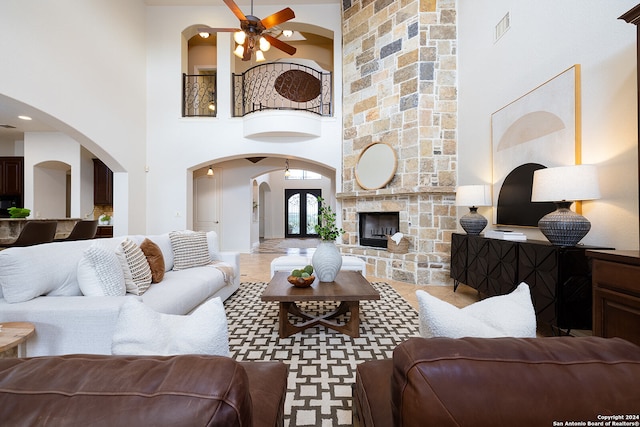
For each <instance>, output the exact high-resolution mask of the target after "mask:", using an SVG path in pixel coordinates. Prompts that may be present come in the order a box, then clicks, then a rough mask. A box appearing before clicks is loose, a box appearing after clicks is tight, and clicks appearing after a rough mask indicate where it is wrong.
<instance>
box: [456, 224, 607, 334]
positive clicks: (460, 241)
mask: <svg viewBox="0 0 640 427" xmlns="http://www.w3.org/2000/svg"><path fill="white" fill-rule="evenodd" d="M587 249H605V248H597V247H593V246H585V245H579V246H574V247H561V246H554V245H552V244H551V243H549V242H547V241H537V240H527V241H522V242H521V241H510V240H500V239H488V238H484V237H482V236H469V235H467V234H458V233H454V234H453V235H452V236H451V270H450V271H451V278H453V280H454V291H455V290H456V289H457V287H458V284H459V283H464V284H465V285H468V286H471V287H472V288H474V289H477V290H478V292H479V293H480V294H481V295H482V296H483V297H491V296H495V295H504V294H508V293H510V292H511V291H513V290H514V289H515V288H516V287H517V286H518V284H520V283H521V282H525V283H527V285H529V289H530V291H531V299H532V300H533V306H534V309H535V312H536V318H537V320H538V322H543V323H545V324H548V325H551V326H555V327H557V328H560V329H591V327H592V301H593V299H592V294H591V293H592V291H591V264H590V260H589V258H588V257H587V256H585V251H586V250H587Z"/></svg>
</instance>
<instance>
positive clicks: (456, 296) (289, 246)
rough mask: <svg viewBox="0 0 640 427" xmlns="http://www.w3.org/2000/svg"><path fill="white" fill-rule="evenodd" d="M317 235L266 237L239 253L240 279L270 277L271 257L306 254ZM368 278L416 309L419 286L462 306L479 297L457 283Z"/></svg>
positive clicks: (266, 279)
mask: <svg viewBox="0 0 640 427" xmlns="http://www.w3.org/2000/svg"><path fill="white" fill-rule="evenodd" d="M316 244H317V239H267V240H264V241H262V242H261V244H260V246H259V247H258V248H256V249H255V250H254V251H253V252H252V253H251V254H240V281H242V282H268V281H269V280H270V279H271V277H270V276H271V261H272V260H273V259H274V258H277V257H279V256H283V255H309V254H312V253H313V251H314V250H315V246H316ZM367 279H368V280H369V281H370V282H377V281H379V282H386V283H388V284H390V285H391V286H393V288H394V289H395V290H396V291H397V292H398V293H399V294H400V295H402V296H403V297H404V298H405V299H406V300H407V301H409V303H410V304H411V305H412V306H413V307H414V308H415V309H416V310H417V309H418V302H417V299H416V295H415V291H416V290H417V289H423V290H425V291H427V292H429V293H430V294H431V295H433V296H435V297H438V298H440V299H442V300H444V301H447V302H448V303H450V304H453V305H455V306H457V307H464V306H467V305H469V304H471V303H473V302H476V301H478V300H479V297H478V292H477V291H476V290H475V289H473V288H471V287H469V286H466V285H460V286H459V287H458V289H457V290H456V292H453V287H452V286H436V285H433V286H428V285H427V286H416V285H413V284H410V283H405V282H397V281H394V280H389V279H386V278H379V277H373V276H367Z"/></svg>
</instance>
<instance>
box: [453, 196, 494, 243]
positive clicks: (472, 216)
mask: <svg viewBox="0 0 640 427" xmlns="http://www.w3.org/2000/svg"><path fill="white" fill-rule="evenodd" d="M456 206H469V213H467V214H465V215H464V216H462V218H460V226H462V228H463V229H464V231H466V232H467V234H470V235H472V236H477V235H478V234H480V232H481V231H482V230H484V228H485V227H486V226H487V219H486V218H485V217H483V216H482V215H480V214H479V213H478V206H491V188H490V187H489V185H461V186H459V187H458V188H457V189H456Z"/></svg>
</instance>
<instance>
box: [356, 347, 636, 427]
mask: <svg viewBox="0 0 640 427" xmlns="http://www.w3.org/2000/svg"><path fill="white" fill-rule="evenodd" d="M638 384H640V347H638V346H636V345H634V344H632V343H630V342H627V341H624V340H622V339H619V338H613V339H606V338H598V337H585V338H571V337H550V338H529V339H527V338H520V339H518V338H492V339H487V338H484V339H483V338H462V339H450V338H429V339H425V338H411V339H409V340H407V341H406V342H404V343H402V344H400V345H399V346H398V347H396V349H395V350H394V353H393V359H387V360H375V361H368V362H364V363H362V364H360V365H358V367H357V371H356V384H355V387H354V405H353V414H354V415H353V417H354V426H385V427H389V426H405V427H409V426H420V427H425V426H438V427H446V426H473V427H483V426H487V427H488V426H491V427H496V426H552V425H569V424H565V423H567V422H575V423H576V424H573V425H587V424H588V422H589V421H591V422H594V423H597V422H602V424H590V425H607V424H606V422H607V421H617V422H622V421H627V422H629V421H630V422H632V423H637V422H640V420H639V419H638V418H637V417H638V416H640V387H638ZM612 417H615V418H612ZM625 417H629V418H625ZM634 417H635V418H634ZM554 421H555V422H556V423H557V424H554ZM580 423H584V424H580ZM609 425H612V424H609ZM613 425H615V424H613ZM618 425H623V424H618ZM628 425H637V424H628Z"/></svg>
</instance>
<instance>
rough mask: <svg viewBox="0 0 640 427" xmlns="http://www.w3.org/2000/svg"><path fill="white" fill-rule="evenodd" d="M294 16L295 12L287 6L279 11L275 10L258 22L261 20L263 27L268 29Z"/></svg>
mask: <svg viewBox="0 0 640 427" xmlns="http://www.w3.org/2000/svg"><path fill="white" fill-rule="evenodd" d="M295 17H296V15H295V13H293V10H291V9H290V8H288V7H287V8H285V9H282V10H281V11H280V12H276V13H274V14H273V15H269V16H267V17H266V18H264V19H263V20H262V21H260V22H262V25H264V28H265V29H267V30H268V29H269V28H271V27H274V26H276V25H278V24H282V23H283V22H287V21H288V20H289V19H293V18H295Z"/></svg>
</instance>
